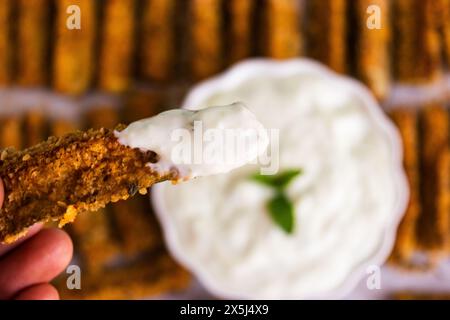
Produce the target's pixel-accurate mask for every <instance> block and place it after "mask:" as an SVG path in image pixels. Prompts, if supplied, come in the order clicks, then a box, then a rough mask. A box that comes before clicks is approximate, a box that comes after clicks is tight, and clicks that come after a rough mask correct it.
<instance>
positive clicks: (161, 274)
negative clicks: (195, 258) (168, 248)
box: [56, 250, 190, 300]
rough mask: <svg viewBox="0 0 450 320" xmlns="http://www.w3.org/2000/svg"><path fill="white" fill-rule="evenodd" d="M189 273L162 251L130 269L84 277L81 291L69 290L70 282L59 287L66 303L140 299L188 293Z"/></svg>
mask: <svg viewBox="0 0 450 320" xmlns="http://www.w3.org/2000/svg"><path fill="white" fill-rule="evenodd" d="M189 283H190V275H189V273H188V272H187V271H186V270H185V269H183V268H182V267H180V266H179V265H178V264H176V263H175V262H174V261H173V259H172V258H170V257H169V255H168V254H167V252H165V251H161V250H160V251H159V252H155V253H153V254H152V255H150V256H148V257H145V258H143V259H141V260H140V261H138V262H137V263H133V264H131V265H129V266H125V267H118V268H112V269H110V270H105V271H103V272H102V273H101V276H100V277H99V276H98V275H97V274H84V275H83V278H82V285H81V290H68V289H67V286H66V279H61V280H60V282H57V283H56V286H57V288H58V291H59V293H60V295H61V298H62V299H96V300H97V299H101V300H103V299H108V300H109V299H139V298H146V297H150V296H154V295H161V294H164V293H167V292H169V291H171V292H173V291H177V290H182V289H185V288H186V287H187V286H188V285H189Z"/></svg>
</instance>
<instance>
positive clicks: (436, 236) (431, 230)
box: [418, 105, 450, 253]
mask: <svg viewBox="0 0 450 320" xmlns="http://www.w3.org/2000/svg"><path fill="white" fill-rule="evenodd" d="M420 130H421V134H422V148H421V172H422V181H421V195H422V205H423V207H422V213H421V215H420V217H419V223H418V240H419V245H420V246H421V248H423V249H424V250H428V251H429V252H430V253H442V252H443V251H444V249H445V246H446V244H447V242H448V237H449V233H448V228H449V224H448V219H449V218H448V212H442V211H440V210H439V208H438V203H439V189H440V183H439V182H438V181H440V180H441V179H443V178H441V175H443V174H445V172H439V171H438V162H439V159H440V157H441V154H442V152H445V150H447V147H448V143H449V130H450V128H449V117H448V114H447V110H446V109H445V108H443V107H442V106H441V105H431V106H427V107H426V108H425V109H424V110H423V112H422V114H421V119H420Z"/></svg>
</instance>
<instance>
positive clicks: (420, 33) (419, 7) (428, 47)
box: [392, 0, 442, 83]
mask: <svg viewBox="0 0 450 320" xmlns="http://www.w3.org/2000/svg"><path fill="white" fill-rule="evenodd" d="M392 4H393V9H394V17H395V19H394V20H393V21H394V28H395V38H394V62H395V63H394V64H393V65H394V71H395V77H396V79H397V80H399V81H401V82H405V83H420V82H430V81H432V80H433V79H435V78H437V77H438V76H440V75H441V73H442V70H441V69H442V66H441V47H440V43H439V32H438V25H439V20H440V19H438V15H439V14H440V13H438V12H436V11H437V10H436V8H438V6H437V4H438V1H436V0H396V1H392Z"/></svg>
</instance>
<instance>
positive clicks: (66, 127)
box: [50, 119, 79, 137]
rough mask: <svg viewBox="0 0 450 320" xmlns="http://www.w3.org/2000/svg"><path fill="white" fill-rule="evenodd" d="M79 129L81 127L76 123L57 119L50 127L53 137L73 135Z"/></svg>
mask: <svg viewBox="0 0 450 320" xmlns="http://www.w3.org/2000/svg"><path fill="white" fill-rule="evenodd" d="M77 129H79V125H78V123H77V122H76V121H71V120H65V119H55V120H53V121H52V123H51V126H50V133H51V135H53V136H57V137H61V136H63V135H65V134H68V133H71V132H74V131H76V130H77Z"/></svg>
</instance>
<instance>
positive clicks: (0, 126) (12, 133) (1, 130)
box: [0, 115, 23, 149]
mask: <svg viewBox="0 0 450 320" xmlns="http://www.w3.org/2000/svg"><path fill="white" fill-rule="evenodd" d="M22 124H23V118H22V117H21V116H18V115H13V116H9V117H7V118H4V119H1V120H0V148H7V147H13V148H16V149H20V148H22V147H23V137H22Z"/></svg>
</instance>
